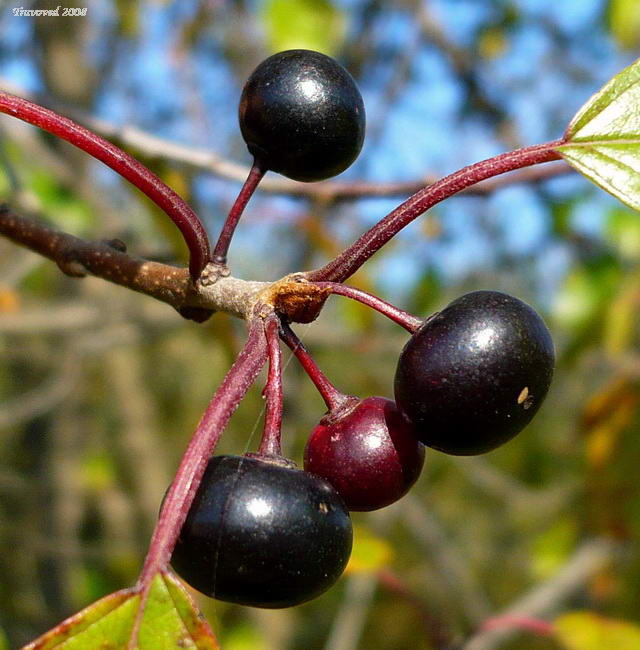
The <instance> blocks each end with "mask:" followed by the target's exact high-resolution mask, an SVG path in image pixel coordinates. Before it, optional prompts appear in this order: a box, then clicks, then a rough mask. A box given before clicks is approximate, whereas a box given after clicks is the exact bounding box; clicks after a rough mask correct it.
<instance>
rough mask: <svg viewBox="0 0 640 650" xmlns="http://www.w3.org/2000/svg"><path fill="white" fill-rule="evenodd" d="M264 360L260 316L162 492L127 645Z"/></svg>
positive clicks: (132, 645)
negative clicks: (211, 458) (218, 447)
mask: <svg viewBox="0 0 640 650" xmlns="http://www.w3.org/2000/svg"><path fill="white" fill-rule="evenodd" d="M266 359H267V345H266V340H265V335H264V325H263V322H262V320H261V319H255V320H253V321H252V322H251V324H250V327H249V337H248V339H247V342H246V343H245V346H244V348H243V350H242V352H240V354H239V355H238V357H237V358H236V361H235V363H234V364H233V365H232V366H231V368H230V369H229V372H228V373H227V374H226V376H225V378H224V380H223V381H222V383H221V384H220V386H219V388H218V390H217V391H216V393H215V395H214V396H213V398H212V399H211V402H210V403H209V406H208V407H207V410H206V411H205V412H204V415H203V416H202V418H201V419H200V422H199V424H198V427H197V429H196V432H195V433H194V435H193V437H192V438H191V441H190V443H189V446H188V447H187V450H186V451H185V453H184V455H183V457H182V461H181V462H180V466H179V467H178V471H177V472H176V475H175V477H174V479H173V483H172V484H171V487H170V488H169V491H168V492H167V495H166V497H165V500H164V504H163V506H162V510H161V512H160V518H159V519H158V523H157V525H156V528H155V531H154V533H153V537H152V538H151V543H150V546H149V552H148V553H147V557H146V559H145V562H144V566H143V567H142V571H141V573H140V577H139V579H138V583H137V585H136V589H137V590H139V591H140V594H141V597H140V602H139V604H138V611H137V615H136V620H135V623H134V628H133V630H132V633H131V641H130V643H129V645H128V647H129V648H131V649H133V648H135V647H137V645H136V644H137V635H138V630H139V627H140V623H141V621H142V615H143V612H144V607H145V605H146V600H147V598H148V595H149V590H150V589H151V585H152V582H153V580H154V578H155V576H156V575H157V574H158V572H160V571H163V570H165V569H166V567H167V565H168V563H169V560H170V559H171V553H172V552H173V548H174V546H175V543H176V540H177V538H178V535H179V533H180V529H181V527H182V524H183V523H184V521H185V519H186V518H187V514H188V512H189V508H190V507H191V503H192V502H193V499H194V498H195V495H196V491H197V489H198V487H199V485H200V481H201V480H202V476H203V474H204V471H205V469H206V466H207V462H208V459H209V456H210V455H211V454H212V453H213V450H214V448H215V446H216V444H217V443H218V440H219V439H220V436H221V435H222V432H223V430H224V428H225V426H226V424H227V422H228V421H229V418H230V417H231V415H232V414H233V413H234V411H235V410H236V408H237V407H238V404H239V403H240V401H241V400H242V398H243V397H244V395H245V394H246V392H247V391H248V390H249V388H250V387H251V385H252V384H253V381H254V380H255V378H256V376H257V375H258V373H259V372H260V370H261V369H262V366H263V365H264V363H265V361H266Z"/></svg>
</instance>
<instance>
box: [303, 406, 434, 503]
mask: <svg viewBox="0 0 640 650" xmlns="http://www.w3.org/2000/svg"><path fill="white" fill-rule="evenodd" d="M423 463H424V446H423V445H422V443H420V442H418V440H417V439H416V436H415V434H414V432H413V426H412V424H411V423H410V422H409V421H408V420H407V418H406V417H405V416H404V415H402V413H400V411H399V410H398V408H397V407H396V405H395V403H394V402H392V401H391V400H389V399H385V398H384V397H367V398H366V399H363V400H358V401H357V402H355V403H352V404H350V405H348V407H347V408H346V409H339V410H338V411H337V412H336V413H329V414H328V415H326V416H325V417H324V418H323V419H322V420H321V421H320V423H319V424H318V426H317V427H316V428H315V429H314V430H313V432H312V433H311V436H310V438H309V440H308V442H307V446H306V449H305V453H304V468H305V469H306V470H307V471H308V472H311V473H313V474H316V475H317V476H321V477H322V478H324V479H326V480H327V481H329V483H331V485H333V487H334V488H335V489H336V490H337V492H338V494H339V495H340V496H341V497H342V499H343V501H344V502H345V504H346V506H347V508H348V509H349V510H376V509H378V508H383V507H384V506H388V505H389V504H390V503H393V502H394V501H397V500H398V499H399V498H400V497H402V496H403V495H404V494H405V493H406V492H407V490H408V489H409V488H410V487H411V486H412V485H413V484H414V483H415V482H416V480H417V479H418V476H419V475H420V471H421V470H422V465H423Z"/></svg>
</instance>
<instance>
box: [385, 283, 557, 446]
mask: <svg viewBox="0 0 640 650" xmlns="http://www.w3.org/2000/svg"><path fill="white" fill-rule="evenodd" d="M553 364H554V350H553V342H552V340H551V336H550V334H549V331H548V330H547V327H546V326H545V324H544V322H543V320H542V318H540V316H539V315H538V314H537V313H536V312H535V311H534V310H533V309H532V308H531V307H529V306H528V305H526V304H525V303H523V302H522V301H520V300H518V299H517V298H513V297H512V296H509V295H506V294H504V293H499V292H497V291H476V292H474V293H469V294H466V295H464V296H462V297H461V298H458V299H457V300H454V301H453V302H452V303H451V304H450V305H449V306H448V307H446V309H444V310H442V311H441V312H439V313H437V314H434V315H433V316H432V317H430V318H429V319H427V320H426V321H425V323H424V325H423V326H422V327H421V328H420V329H419V330H418V331H417V332H416V333H415V334H414V335H413V336H412V337H411V339H410V340H409V342H408V343H407V345H406V346H405V348H404V349H403V351H402V353H401V355H400V360H399V362H398V367H397V370H396V376H395V396H396V402H397V404H398V407H399V408H400V409H401V410H402V411H403V412H404V413H405V414H406V415H407V416H408V417H409V419H410V420H411V421H412V422H413V423H414V425H415V427H416V433H417V435H418V437H419V439H420V440H421V441H422V442H424V443H425V444H426V445H429V446H430V447H434V448H435V449H439V450H441V451H445V452H447V453H450V454H459V455H468V454H479V453H483V452H485V451H489V450H491V449H494V448H495V447H498V446H499V445H501V444H502V443H504V442H506V441H507V440H510V439H511V438H512V437H513V436H515V435H516V434H517V433H518V432H519V431H521V430H522V429H523V428H524V427H525V426H526V425H527V424H528V423H529V421H530V420H531V418H532V417H533V416H534V414H535V413H536V411H537V410H538V408H539V407H540V404H541V403H542V400H543V399H544V397H545V395H546V393H547V390H548V388H549V384H550V383H551V376H552V374H553Z"/></svg>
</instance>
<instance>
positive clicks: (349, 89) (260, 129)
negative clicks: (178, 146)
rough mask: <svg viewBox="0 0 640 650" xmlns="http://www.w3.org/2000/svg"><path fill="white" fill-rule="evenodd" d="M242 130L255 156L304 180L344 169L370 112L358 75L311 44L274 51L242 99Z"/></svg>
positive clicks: (355, 150) (359, 141)
mask: <svg viewBox="0 0 640 650" xmlns="http://www.w3.org/2000/svg"><path fill="white" fill-rule="evenodd" d="M239 112H240V130H241V131H242V137H243V138H244V140H245V142H246V143H247V146H248V147H249V151H250V152H251V153H252V154H253V156H254V157H255V159H256V161H258V162H259V163H260V164H262V165H263V166H264V167H267V168H268V169H272V170H273V171H276V172H278V173H280V174H283V175H284V176H288V177H289V178H293V179H295V180H299V181H318V180H322V179H324V178H329V177H330V176H335V175H336V174H339V173H340V172H342V171H344V170H345V169H346V168H347V167H349V165H350V164H351V163H352V162H353V161H354V160H355V159H356V158H357V156H358V154H359V153H360V149H361V148H362V142H363V140H364V130H365V113H364V103H363V101H362V96H361V95H360V91H359V90H358V88H357V86H356V83H355V81H354V80H353V77H352V76H351V75H350V74H349V73H348V72H347V71H346V70H345V69H344V68H343V67H342V66H341V65H340V64H339V63H337V62H336V61H334V60H333V59H332V58H331V57H328V56H326V55H324V54H320V53H319V52H313V51H311V50H287V51H286V52H280V53H278V54H274V55H273V56H270V57H269V58H268V59H266V60H265V61H263V62H262V63H261V64H260V65H259V66H258V67H257V68H256V69H255V70H254V71H253V73H252V74H251V76H250V77H249V79H248V81H247V83H246V84H245V86H244V89H243V91H242V97H241V99H240V111H239Z"/></svg>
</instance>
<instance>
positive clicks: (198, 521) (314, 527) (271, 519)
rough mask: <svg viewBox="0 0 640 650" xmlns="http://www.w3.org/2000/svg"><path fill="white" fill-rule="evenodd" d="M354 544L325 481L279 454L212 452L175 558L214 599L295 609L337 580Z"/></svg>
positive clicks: (181, 572) (175, 564)
mask: <svg viewBox="0 0 640 650" xmlns="http://www.w3.org/2000/svg"><path fill="white" fill-rule="evenodd" d="M351 542H352V531H351V520H350V518H349V513H348V512H347V510H346V509H345V507H344V504H343V503H342V501H341V499H340V497H339V496H338V495H337V493H336V491H335V490H334V489H333V488H332V487H331V485H329V484H328V483H327V482H326V481H324V480H322V479H321V478H318V477H316V476H312V475H311V474H307V473H306V472H303V471H301V470H299V469H296V468H295V466H294V465H293V463H290V462H289V461H286V460H284V459H281V458H279V457H278V458H274V459H264V458H255V457H250V456H215V457H213V458H212V459H211V460H210V461H209V464H208V466H207V469H206V471H205V474H204V477H203V480H202V483H201V484H200V487H199V488H198V491H197V493H196V497H195V499H194V501H193V504H192V506H191V508H190V510H189V514H188V516H187V519H186V521H185V523H184V525H183V527H182V530H181V532H180V537H179V539H178V542H177V544H176V547H175V549H174V551H173V557H172V559H171V563H172V565H173V567H174V569H175V570H176V572H177V573H178V575H180V576H181V577H182V578H183V579H184V580H185V581H186V582H187V583H188V584H190V585H191V586H192V587H194V588H195V589H197V590H198V591H201V592H202V593H204V594H206V595H208V596H211V597H213V598H217V599H219V600H224V601H228V602H232V603H238V604H241V605H249V606H252V607H267V608H277V607H291V606H293V605H298V604H299V603H303V602H305V601H307V600H310V599H311V598H315V597H316V596H319V595H320V594H321V593H322V592H323V591H325V590H326V589H328V588H329V587H330V586H331V585H332V584H333V583H334V582H335V581H336V580H337V579H338V578H339V577H340V575H341V574H342V572H343V570H344V568H345V565H346V563H347V560H348V559H349V555H350V553H351Z"/></svg>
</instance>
